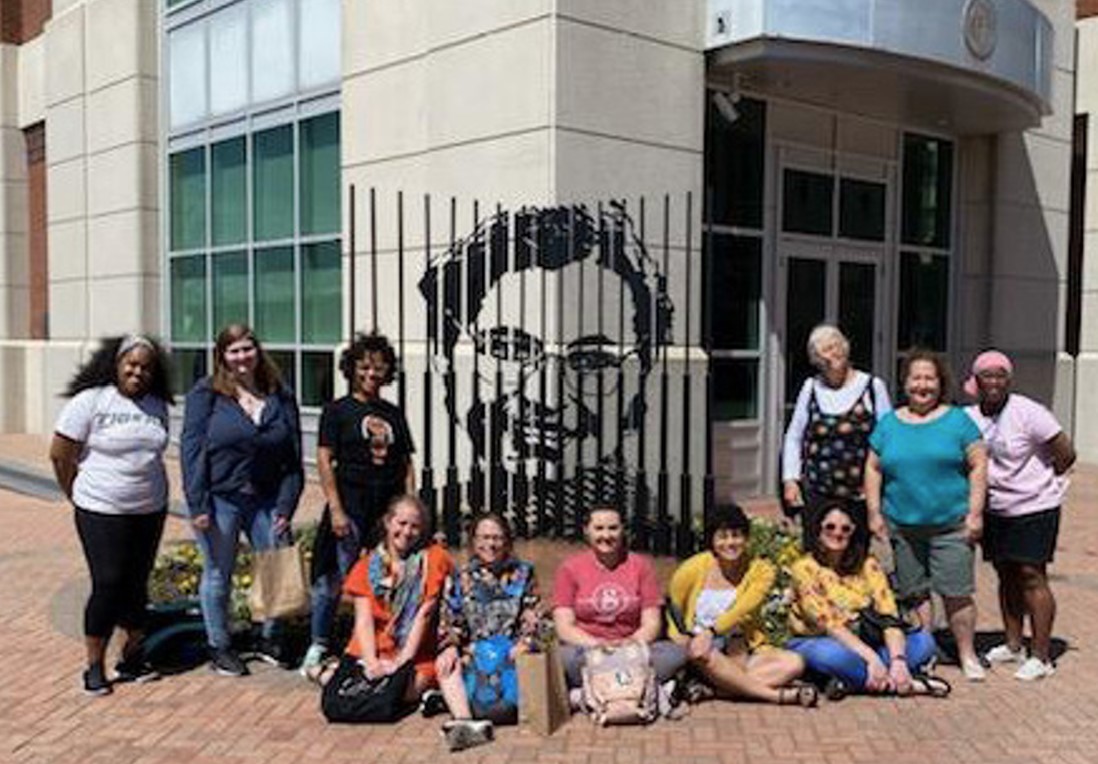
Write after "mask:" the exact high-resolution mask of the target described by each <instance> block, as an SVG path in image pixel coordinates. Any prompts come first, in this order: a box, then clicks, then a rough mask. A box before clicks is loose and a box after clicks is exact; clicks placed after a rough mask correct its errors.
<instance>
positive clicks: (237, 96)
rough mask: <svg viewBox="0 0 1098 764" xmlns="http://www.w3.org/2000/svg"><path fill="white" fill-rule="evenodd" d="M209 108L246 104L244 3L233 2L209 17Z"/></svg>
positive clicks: (226, 108) (226, 110)
mask: <svg viewBox="0 0 1098 764" xmlns="http://www.w3.org/2000/svg"><path fill="white" fill-rule="evenodd" d="M210 71H211V73H212V74H213V76H212V77H210V111H211V112H212V113H213V114H215V115H217V114H227V113H229V112H233V111H239V110H240V109H243V108H244V107H245V106H247V105H248V6H247V4H246V3H236V4H235V5H230V6H227V7H225V8H222V9H221V10H219V11H218V12H217V13H215V14H213V15H212V16H211V17H210Z"/></svg>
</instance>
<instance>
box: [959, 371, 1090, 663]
mask: <svg viewBox="0 0 1098 764" xmlns="http://www.w3.org/2000/svg"><path fill="white" fill-rule="evenodd" d="M1013 372H1014V365H1013V364H1012V363H1011V362H1010V359H1009V358H1007V357H1006V356H1005V355H1004V354H1003V353H1000V352H999V351H997V350H988V351H986V352H983V353H981V354H980V355H978V356H977V357H976V360H975V361H973V363H972V375H971V376H970V377H969V378H968V380H967V381H966V382H965V392H967V393H968V394H969V395H971V396H972V397H974V398H976V399H977V400H978V401H979V402H978V403H977V405H975V406H969V407H968V409H967V411H968V415H969V416H970V417H972V421H974V422H975V423H976V426H977V427H979V428H980V432H981V433H983V437H984V440H985V441H986V442H987V447H988V502H987V509H986V519H985V522H984V538H983V546H984V558H985V559H987V560H989V561H990V562H991V563H992V564H993V565H994V566H995V570H996V572H997V573H998V574H999V605H1000V607H1001V609H1002V613H1003V625H1004V628H1005V631H1006V642H1005V643H1004V644H1001V645H997V646H995V647H993V648H992V649H991V650H989V651H988V653H987V656H986V657H987V659H988V661H989V662H991V663H992V664H997V663H998V664H1006V663H1020V664H1021V666H1020V667H1019V668H1018V670H1017V671H1016V672H1015V674H1014V677H1015V679H1021V680H1023V681H1033V680H1035V679H1044V678H1045V677H1048V676H1051V675H1052V674H1053V672H1054V671H1055V667H1054V666H1053V663H1052V656H1051V655H1050V652H1049V651H1050V645H1051V641H1052V622H1053V618H1054V617H1055V615H1056V600H1055V599H1054V598H1053V596H1052V591H1051V590H1050V589H1049V586H1048V575H1047V572H1046V569H1047V566H1048V563H1050V562H1052V556H1053V552H1054V551H1055V549H1056V536H1057V533H1058V532H1059V528H1060V505H1061V503H1062V502H1063V499H1064V493H1065V491H1066V490H1067V479H1066V478H1065V477H1063V476H1064V473H1066V472H1067V470H1068V468H1070V467H1071V465H1072V464H1073V463H1074V462H1075V449H1074V448H1073V447H1072V445H1071V440H1070V438H1068V436H1067V434H1066V433H1064V431H1063V428H1061V427H1060V424H1059V423H1058V422H1057V421H1056V418H1055V417H1053V415H1052V414H1051V413H1050V412H1049V410H1048V409H1046V408H1045V407H1044V406H1042V405H1041V404H1039V403H1037V402H1036V401H1033V400H1031V399H1029V398H1027V397H1025V396H1024V395H1020V394H1019V393H1015V392H1011V389H1010V387H1011V378H1012V375H1013ZM1027 615H1028V616H1029V620H1030V627H1031V628H1032V630H1033V642H1032V645H1031V650H1030V655H1029V657H1027V656H1026V652H1025V649H1024V648H1023V646H1022V628H1023V622H1024V620H1025V617H1026V616H1027Z"/></svg>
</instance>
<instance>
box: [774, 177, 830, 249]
mask: <svg viewBox="0 0 1098 764" xmlns="http://www.w3.org/2000/svg"><path fill="white" fill-rule="evenodd" d="M834 188H835V182H834V180H833V179H832V177H831V176H830V175H821V174H820V173H816V172H805V171H803V170H786V171H785V173H784V174H783V182H782V230H783V231H789V232H790V233H809V234H815V235H817V236H830V235H831V233H832V231H833V230H834V229H833V226H832V219H831V218H832V210H831V203H832V197H833V195H834Z"/></svg>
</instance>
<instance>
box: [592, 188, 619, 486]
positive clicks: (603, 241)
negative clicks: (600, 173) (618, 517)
mask: <svg viewBox="0 0 1098 764" xmlns="http://www.w3.org/2000/svg"><path fill="white" fill-rule="evenodd" d="M598 212H599V239H598V246H599V250H598V251H599V259H598V260H597V261H596V262H595V265H596V267H597V268H598V279H597V281H596V288H597V292H596V294H597V298H596V299H597V303H598V305H597V307H598V318H597V319H596V323H595V327H596V331H597V332H598V335H599V343H600V344H599V346H598V351H599V355H597V356H595V357H596V358H597V359H598V360H597V362H596V369H595V396H596V398H597V400H596V401H595V421H596V423H597V424H596V427H597V428H598V429H596V431H595V501H596V502H598V503H600V504H601V503H602V502H604V501H605V500H606V494H605V493H604V487H605V480H606V474H605V470H604V469H603V447H604V445H605V437H604V435H603V430H604V429H605V428H604V427H603V425H604V423H605V422H606V401H605V397H606V388H605V384H606V380H605V376H604V373H603V368H602V367H603V363H602V358H601V354H602V353H603V352H605V351H606V348H604V347H603V346H602V344H601V343H602V338H603V337H604V336H606V330H605V326H604V325H603V314H604V312H605V307H606V305H605V293H606V286H605V285H606V280H605V275H606V268H607V267H608V265H609V262H610V260H609V258H610V257H611V254H610V252H609V251H607V250H611V251H612V250H613V248H614V247H613V245H612V244H610V246H609V247H608V246H607V244H608V243H609V240H608V237H610V236H612V235H613V234H612V233H611V232H609V231H607V230H606V220H605V215H604V209H603V205H602V202H601V201H600V202H599V205H598Z"/></svg>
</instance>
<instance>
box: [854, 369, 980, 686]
mask: <svg viewBox="0 0 1098 764" xmlns="http://www.w3.org/2000/svg"><path fill="white" fill-rule="evenodd" d="M903 381H904V391H905V392H906V393H907V405H906V406H902V407H901V408H899V409H896V410H895V411H893V412H892V413H890V414H887V415H886V416H885V418H884V419H882V420H881V421H880V423H879V424H878V425H877V427H876V428H875V429H874V430H873V434H872V435H870V438H869V447H870V452H869V458H868V459H867V461H866V470H865V499H866V508H867V510H868V512H869V527H870V530H872V531H873V533H874V534H875V535H876V536H878V537H879V538H881V539H884V540H887V539H889V538H891V540H892V550H893V556H894V557H895V561H896V583H897V589H898V590H899V594H900V596H901V598H903V599H904V600H905V601H906V602H907V603H908V605H910V606H914V607H915V609H916V612H917V613H918V616H919V621H920V623H921V625H922V626H923V627H924V628H929V627H930V626H931V623H932V620H933V619H932V613H931V603H930V594H931V592H937V593H938V594H939V595H941V597H942V602H943V603H944V604H945V609H946V616H947V617H948V619H949V627H950V629H951V630H952V631H953V636H954V637H955V638H956V640H957V651H958V655H959V657H960V660H961V669H962V671H963V672H964V675H965V677H966V678H967V679H969V680H972V681H979V680H982V679H983V678H984V669H983V666H982V665H981V663H980V659H979V657H978V656H977V655H976V648H975V646H974V644H973V641H974V636H975V632H976V603H975V601H974V600H973V599H972V594H973V592H974V591H975V588H976V587H975V581H974V576H973V565H974V563H975V556H974V554H973V549H974V546H975V544H976V542H977V541H978V540H979V539H980V534H981V533H982V532H983V511H984V498H985V495H986V492H987V452H986V451H985V450H984V445H983V441H982V439H981V436H980V430H979V428H977V427H976V426H975V424H973V422H972V420H971V419H969V417H968V415H966V414H965V412H964V410H963V409H960V408H956V407H954V406H951V405H949V404H948V403H946V394H947V391H948V390H949V373H948V371H947V369H946V367H945V363H944V362H943V361H942V360H941V358H939V357H938V356H937V355H936V354H935V353H932V352H929V351H923V350H916V351H912V352H911V353H910V354H908V357H907V360H906V362H905V364H904V371H903Z"/></svg>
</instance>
